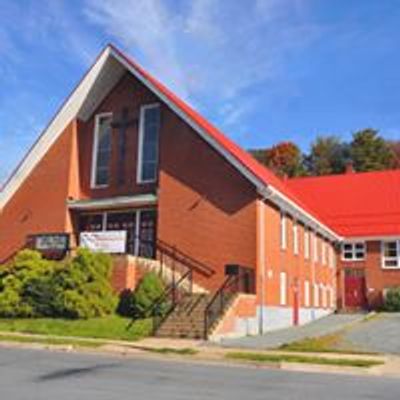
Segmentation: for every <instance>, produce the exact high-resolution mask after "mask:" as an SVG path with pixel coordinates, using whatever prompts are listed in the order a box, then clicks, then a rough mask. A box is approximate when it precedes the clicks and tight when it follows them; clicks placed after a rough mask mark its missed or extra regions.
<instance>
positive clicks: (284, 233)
mask: <svg viewBox="0 0 400 400" xmlns="http://www.w3.org/2000/svg"><path fill="white" fill-rule="evenodd" d="M286 246H287V220H286V215H285V214H284V213H281V249H282V250H285V249H286Z"/></svg>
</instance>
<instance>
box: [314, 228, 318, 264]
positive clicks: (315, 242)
mask: <svg viewBox="0 0 400 400" xmlns="http://www.w3.org/2000/svg"><path fill="white" fill-rule="evenodd" d="M313 253H314V254H313V259H314V262H318V236H317V234H316V233H314V235H313Z"/></svg>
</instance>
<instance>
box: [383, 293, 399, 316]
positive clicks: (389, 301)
mask: <svg viewBox="0 0 400 400" xmlns="http://www.w3.org/2000/svg"><path fill="white" fill-rule="evenodd" d="M384 309H385V310H386V311H400V287H397V288H392V289H389V290H388V292H387V293H386V297H385V302H384Z"/></svg>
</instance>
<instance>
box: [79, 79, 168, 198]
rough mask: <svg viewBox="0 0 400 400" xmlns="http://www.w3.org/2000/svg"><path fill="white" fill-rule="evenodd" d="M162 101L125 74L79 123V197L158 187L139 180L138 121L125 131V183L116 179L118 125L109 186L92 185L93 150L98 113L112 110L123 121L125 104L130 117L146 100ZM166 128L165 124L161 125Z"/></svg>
mask: <svg viewBox="0 0 400 400" xmlns="http://www.w3.org/2000/svg"><path fill="white" fill-rule="evenodd" d="M155 102H159V100H157V98H156V97H155V95H154V94H152V93H151V92H150V91H149V90H148V89H147V88H145V87H144V86H143V85H142V84H141V83H140V82H139V81H138V80H137V79H136V78H134V77H133V76H132V75H130V74H126V75H125V76H124V77H123V78H122V79H121V80H120V81H119V82H118V84H117V85H116V86H115V87H114V88H113V90H112V91H111V92H110V93H109V95H108V96H107V97H106V98H105V99H104V100H103V102H102V103H101V105H100V106H99V107H98V108H97V110H96V111H95V112H94V113H93V116H92V117H91V118H90V119H89V120H88V121H87V122H83V121H80V123H79V149H80V150H79V165H80V171H81V194H80V198H103V197H112V196H118V195H132V194H140V193H149V192H151V191H154V190H155V187H156V185H155V184H137V183H136V168H137V154H138V136H139V135H138V129H139V124H138V123H136V124H135V125H132V126H130V127H128V129H127V131H126V137H127V143H126V163H125V176H126V180H125V184H124V185H119V184H118V181H117V177H118V174H117V171H118V169H117V168H118V153H117V151H118V134H119V129H118V128H115V129H113V138H112V140H113V145H112V154H111V174H110V175H111V181H110V184H109V185H108V187H106V188H97V189H91V187H90V186H91V185H90V184H91V172H92V154H93V139H94V124H95V115H96V114H99V113H108V112H111V113H113V118H114V119H115V120H116V121H120V119H121V112H122V109H123V108H124V107H126V108H128V110H129V115H128V118H129V119H130V120H132V119H134V118H137V119H138V118H139V112H140V106H141V105H143V104H149V103H155ZM161 130H163V128H161Z"/></svg>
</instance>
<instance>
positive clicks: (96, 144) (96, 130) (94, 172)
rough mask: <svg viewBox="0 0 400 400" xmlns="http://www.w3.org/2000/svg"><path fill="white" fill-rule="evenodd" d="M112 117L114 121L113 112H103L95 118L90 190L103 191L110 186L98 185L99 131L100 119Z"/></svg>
mask: <svg viewBox="0 0 400 400" xmlns="http://www.w3.org/2000/svg"><path fill="white" fill-rule="evenodd" d="M107 117H110V118H111V119H112V117H113V114H112V112H103V113H99V114H96V115H95V117H94V135H93V147H92V171H91V176H90V188H91V189H101V188H105V187H108V186H109V183H108V184H104V185H97V184H96V175H97V153H98V147H99V129H100V119H101V118H107Z"/></svg>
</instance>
